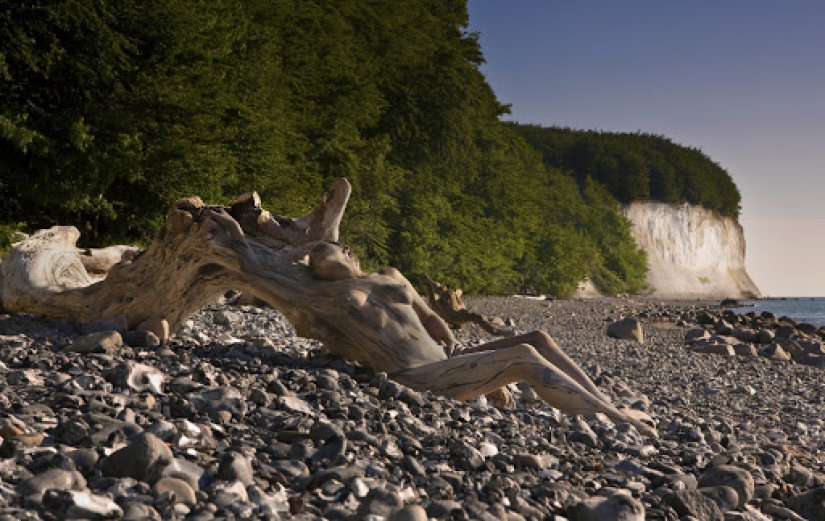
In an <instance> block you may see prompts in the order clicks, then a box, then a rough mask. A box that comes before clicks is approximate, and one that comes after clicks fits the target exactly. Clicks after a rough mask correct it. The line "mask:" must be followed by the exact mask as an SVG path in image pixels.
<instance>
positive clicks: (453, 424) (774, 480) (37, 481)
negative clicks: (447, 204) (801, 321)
mask: <svg viewBox="0 0 825 521" xmlns="http://www.w3.org/2000/svg"><path fill="white" fill-rule="evenodd" d="M468 303H469V305H470V307H471V308H473V309H476V310H478V311H480V312H482V313H485V314H490V315H496V316H500V317H503V318H505V319H507V320H508V322H509V323H511V324H514V325H515V327H516V329H517V330H519V331H522V332H524V331H529V330H532V329H543V330H546V331H548V332H549V333H550V334H551V335H552V336H554V337H555V338H556V340H557V341H558V342H559V344H560V345H561V346H562V347H563V348H564V349H565V350H566V351H567V352H568V353H569V354H570V355H571V357H572V358H574V359H575V360H577V361H578V362H580V363H581V365H582V366H583V367H584V368H585V370H586V371H587V372H588V373H589V374H590V375H591V376H592V378H593V379H594V381H595V382H596V383H597V384H598V385H599V386H600V387H601V388H602V389H603V390H604V392H605V393H606V394H607V395H608V396H610V397H611V399H612V400H613V401H614V403H616V404H617V405H619V406H622V407H627V408H633V409H637V410H638V411H640V412H639V414H642V415H643V416H644V415H647V416H649V417H651V418H652V419H653V421H654V422H655V424H656V427H657V429H658V431H659V438H658V439H652V438H646V437H644V436H641V435H640V434H639V433H638V432H637V431H636V430H635V429H634V428H633V427H632V426H630V425H627V424H623V425H614V424H612V423H611V422H610V421H608V420H607V419H605V418H602V419H596V420H588V421H585V420H584V419H582V418H578V417H571V416H567V415H563V414H560V413H559V412H558V411H556V410H555V409H552V408H550V407H548V406H546V405H545V404H543V403H541V402H538V401H536V400H535V393H533V392H532V390H530V389H529V388H528V387H526V386H524V385H517V384H513V385H511V390H512V391H513V394H514V396H515V398H516V403H517V406H516V408H514V409H498V408H496V407H495V406H493V405H492V404H490V403H487V402H486V400H485V399H484V398H480V399H477V400H475V401H472V402H469V403H461V402H456V401H452V400H447V399H444V398H441V397H439V396H435V395H432V394H430V393H427V392H424V393H420V392H415V391H413V390H411V389H408V388H405V387H403V386H401V385H398V384H397V383H395V382H393V381H392V380H388V379H387V377H386V375H384V374H374V373H372V372H370V371H368V370H366V369H364V368H362V367H359V366H358V365H356V364H353V363H351V362H348V361H345V360H340V359H333V358H331V357H329V356H327V355H325V354H324V353H323V352H322V351H321V350H320V346H319V345H318V343H317V342H314V341H310V340H306V339H302V338H299V337H296V336H295V334H294V331H293V330H292V328H291V327H290V326H289V324H288V323H287V322H285V320H284V319H283V317H282V316H281V315H280V314H279V313H277V312H276V311H274V310H272V309H269V308H258V307H251V306H237V305H228V304H222V305H215V306H211V307H208V308H206V309H204V310H202V311H201V312H200V313H198V314H197V315H196V316H194V317H192V319H191V320H189V321H188V322H186V324H185V325H184V326H183V327H182V328H181V329H180V330H179V331H177V332H175V333H174V334H173V335H172V337H171V339H170V341H169V342H168V344H167V345H159V342H158V339H157V337H155V336H154V335H153V334H151V333H146V332H143V333H136V332H125V333H119V332H116V331H110V330H107V329H106V327H97V326H92V327H89V326H86V327H79V326H75V325H71V324H67V323H59V322H45V321H38V320H36V319H34V318H32V317H29V316H25V315H16V314H4V315H0V390H2V393H0V438H2V445H0V521H4V520H12V519H71V518H75V519H135V520H136V519H191V520H208V519H279V518H283V519H330V520H335V519H373V520H380V519H389V520H419V519H420V520H426V519H482V520H490V521H493V520H520V519H551V520H563V519H569V520H576V521H590V520H611V519H616V520H619V519H621V520H642V519H668V520H678V519H695V520H715V519H718V520H738V519H742V520H760V519H791V520H799V519H825V508H824V507H823V505H825V489H823V474H822V472H823V460H822V457H821V448H822V446H823V445H822V444H823V434H822V424H823V415H822V405H823V399H824V398H823V393H822V391H821V387H820V385H819V383H820V382H821V374H822V373H821V371H822V369H817V368H812V367H805V366H802V365H799V364H796V363H793V362H784V363H777V362H775V361H772V360H769V359H765V358H757V357H750V358H742V357H735V356H729V357H714V356H708V355H701V354H697V353H692V352H690V351H689V350H687V349H686V348H685V343H684V331H685V328H684V327H681V326H677V325H675V324H676V323H677V322H679V321H682V322H685V323H686V322H689V318H690V316H691V313H694V314H695V313H697V312H698V311H696V310H694V309H691V308H692V306H690V305H684V304H682V305H676V304H669V305H666V304H663V303H656V302H650V301H632V300H588V301H549V300H531V299H523V298H504V297H498V298H477V299H470V300H469V301H468ZM628 316H634V317H641V319H640V320H641V324H642V328H643V330H644V342H643V343H639V342H634V341H630V340H620V339H615V338H609V337H608V336H607V335H606V334H605V327H606V325H607V324H608V323H610V322H612V321H616V320H619V319H620V318H623V317H628ZM668 322H670V323H672V327H661V324H662V323H668ZM682 322H679V323H682ZM657 324H658V325H657ZM685 327H688V326H685ZM458 336H459V339H460V341H461V342H462V343H464V344H467V345H471V344H476V343H480V342H483V341H485V340H488V339H489V338H488V337H486V336H485V334H484V333H483V332H481V331H480V330H478V329H476V328H475V327H474V326H470V327H466V328H465V329H464V330H462V331H461V332H459V333H458Z"/></svg>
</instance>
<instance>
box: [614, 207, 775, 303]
mask: <svg viewBox="0 0 825 521" xmlns="http://www.w3.org/2000/svg"><path fill="white" fill-rule="evenodd" d="M623 211H624V215H625V217H627V218H628V219H629V220H630V222H631V223H632V225H633V226H632V230H633V237H634V238H635V239H636V243H637V244H638V245H639V247H640V248H643V249H644V250H645V251H646V252H647V261H648V267H649V269H648V274H647V283H648V285H649V286H650V291H651V295H653V296H657V297H661V298H726V297H730V298H758V297H761V293H760V292H759V288H757V287H756V284H754V283H753V280H751V278H750V276H749V275H748V272H747V271H746V269H745V235H744V233H743V230H742V226H741V225H740V224H739V222H738V221H737V220H736V219H731V218H728V217H719V216H717V215H714V214H713V212H711V211H709V210H706V209H704V208H702V207H696V206H691V205H688V204H683V205H681V206H674V205H670V204H666V203H654V202H645V203H642V202H637V203H632V204H630V205H629V206H627V207H625V208H624V209H623Z"/></svg>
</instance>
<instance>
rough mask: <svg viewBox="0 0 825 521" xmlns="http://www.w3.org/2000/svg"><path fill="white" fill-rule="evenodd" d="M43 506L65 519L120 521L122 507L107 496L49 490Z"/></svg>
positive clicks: (44, 497)
mask: <svg viewBox="0 0 825 521" xmlns="http://www.w3.org/2000/svg"><path fill="white" fill-rule="evenodd" d="M43 506H44V507H46V508H47V509H48V510H50V511H52V512H56V513H58V514H59V515H60V516H61V517H64V518H65V519H118V518H120V517H122V516H123V510H122V509H121V508H120V506H119V505H118V504H117V503H115V502H114V501H112V500H111V499H109V498H108V497H106V496H98V495H95V494H90V493H88V492H77V491H72V490H56V489H49V490H47V491H46V493H45V494H44V495H43Z"/></svg>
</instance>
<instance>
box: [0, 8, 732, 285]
mask: <svg viewBox="0 0 825 521" xmlns="http://www.w3.org/2000/svg"><path fill="white" fill-rule="evenodd" d="M466 3H467V2H466V0H452V1H441V0H409V1H406V2H383V1H379V0H367V1H363V0H340V1H336V2H325V1H320V0H303V1H301V2H292V1H283V0H278V1H272V0H215V1H212V2H205V3H204V2H193V1H189V0H182V1H180V2H166V1H160V0H144V1H131V0H126V1H122V2H120V1H118V2H114V1H112V2H110V1H101V0H73V1H61V0H56V1H46V0H32V1H30V2H25V3H21V2H6V3H4V4H2V5H0V100H2V102H0V198H2V201H3V206H2V210H0V239H1V240H2V241H5V243H6V244H4V245H3V246H4V247H7V246H8V241H9V240H10V239H11V237H12V236H13V233H12V232H14V231H16V230H21V231H24V232H30V231H33V230H36V229H39V228H44V227H49V226H52V225H55V224H62V225H74V226H76V227H78V228H79V229H80V231H81V232H82V234H83V235H82V241H84V242H83V244H84V245H87V246H101V245H105V244H113V243H138V244H141V243H142V244H146V243H148V241H149V240H150V239H151V237H152V236H153V235H154V234H155V233H156V232H157V230H158V229H159V227H160V225H161V224H162V223H163V220H164V217H165V212H166V209H167V208H168V206H169V204H170V203H171V202H173V201H174V200H176V199H178V198H181V197H186V196H191V195H198V196H200V197H201V198H202V199H203V200H204V201H207V202H210V203H230V202H231V201H232V200H233V199H234V197H235V196H237V195H239V194H241V193H244V192H248V191H251V190H255V191H257V192H258V193H259V194H260V195H261V198H262V199H263V202H264V206H265V207H266V208H268V209H270V210H272V211H273V212H275V213H281V214H284V215H302V214H304V213H306V212H308V211H309V210H311V208H312V206H313V204H314V203H315V202H316V201H317V197H318V194H320V193H322V192H323V190H324V189H325V188H326V187H327V186H328V184H329V183H330V181H331V180H332V179H334V178H337V177H346V178H347V179H348V180H349V181H350V182H351V183H352V185H353V197H352V199H351V201H350V205H349V209H348V211H347V214H346V216H345V219H344V222H343V223H342V227H341V230H342V238H341V240H342V242H345V243H347V244H348V245H350V246H351V247H352V248H353V250H354V251H355V252H357V254H358V255H359V256H360V257H361V259H362V264H363V265H364V266H365V267H366V268H368V269H372V268H377V267H381V266H385V265H393V266H396V267H398V268H399V269H401V270H402V271H403V272H404V273H405V274H407V275H408V276H409V277H410V279H411V280H413V281H414V282H416V281H420V280H421V277H423V275H424V274H425V273H426V274H429V275H430V276H431V277H433V278H435V279H438V280H440V281H442V282H444V283H446V284H448V285H451V286H453V287H462V288H463V289H464V290H465V291H468V292H474V293H487V294H495V293H505V292H515V291H533V292H542V293H550V294H554V295H558V296H565V295H570V294H571V293H572V292H573V291H574V290H575V288H576V287H577V284H578V282H579V281H581V280H582V279H584V278H588V277H589V278H591V279H592V280H593V281H594V282H595V284H596V286H597V287H598V288H599V289H600V290H602V291H603V292H605V293H607V294H616V293H627V292H630V293H632V292H637V291H640V290H642V289H643V288H644V281H645V271H646V261H645V255H644V252H643V251H640V250H639V249H638V248H637V247H636V245H635V243H634V241H633V239H632V237H631V235H630V226H629V223H628V222H627V221H626V220H625V219H624V218H623V217H622V216H621V213H620V211H619V203H627V202H630V201H633V200H639V199H656V200H661V201H665V202H669V203H681V202H690V203H692V204H696V205H702V206H705V207H707V208H709V209H712V210H714V211H716V212H718V213H720V214H722V215H727V216H736V215H738V211H739V201H740V199H739V193H738V191H737V189H736V186H735V185H734V184H733V181H732V180H731V178H730V176H729V175H728V174H727V173H726V172H725V171H724V170H723V169H722V168H721V167H720V166H719V165H717V164H715V163H714V162H713V161H711V160H710V159H709V158H708V157H707V156H705V155H704V154H703V153H702V152H701V151H699V150H696V149H692V148H686V147H683V146H679V145H677V144H674V143H672V142H671V141H669V140H668V139H666V138H664V137H659V136H652V135H647V134H611V133H603V132H584V131H576V130H570V129H561V128H541V127H535V126H529V125H519V124H515V123H508V122H505V121H503V119H502V116H504V115H506V114H507V112H508V108H507V106H506V105H503V104H502V103H500V102H499V101H498V100H497V98H496V96H495V93H494V92H493V91H492V89H491V88H490V86H489V85H488V84H487V82H486V80H485V78H484V76H483V74H482V73H481V71H480V69H479V67H480V65H481V64H482V63H483V56H482V53H481V49H480V46H479V42H478V35H476V34H473V33H469V32H467V30H466V28H467V25H468V12H467V6H466Z"/></svg>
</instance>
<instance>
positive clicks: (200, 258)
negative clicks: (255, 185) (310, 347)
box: [0, 179, 350, 329]
mask: <svg viewBox="0 0 825 521" xmlns="http://www.w3.org/2000/svg"><path fill="white" fill-rule="evenodd" d="M349 194H350V186H349V183H347V182H346V181H345V180H343V179H342V180H339V181H336V182H335V183H334V184H333V186H332V187H331V188H330V190H329V191H328V192H327V194H326V195H325V196H324V198H323V200H322V201H321V203H320V204H319V205H318V207H317V208H316V210H315V211H314V212H313V213H311V214H310V215H308V216H306V217H303V218H301V219H288V218H283V217H273V216H271V215H270V214H269V213H268V212H267V211H265V210H263V209H262V208H261V206H260V199H259V198H258V196H257V194H254V193H253V194H246V195H244V196H241V197H240V198H238V200H237V201H236V203H235V204H234V205H232V207H230V208H226V207H221V206H209V205H205V204H203V202H201V200H200V199H198V198H188V199H183V200H181V201H178V202H177V203H175V204H174V205H173V206H172V207H171V209H170V210H169V213H168V215H167V221H166V227H165V229H164V230H163V231H162V233H161V234H160V235H159V236H158V237H157V238H156V239H155V240H154V242H153V243H152V244H151V246H150V247H149V249H148V250H146V251H145V252H142V253H140V254H134V253H133V252H131V251H130V250H125V251H126V252H128V255H125V256H124V255H121V257H120V259H119V261H120V262H119V263H117V264H114V265H110V267H109V268H108V274H107V276H106V278H105V279H103V280H101V281H96V279H95V278H94V277H92V276H90V274H89V271H90V270H87V268H86V266H87V265H88V264H89V263H88V261H86V259H87V258H91V257H93V255H87V254H85V251H84V250H80V249H78V248H76V247H75V243H76V242H77V239H78V238H79V236H80V234H79V232H78V231H77V229H76V228H73V227H68V226H57V227H53V228H50V229H48V230H41V231H39V232H37V233H35V234H33V235H32V236H30V237H29V238H27V239H26V240H24V241H22V242H20V243H18V244H17V245H15V247H13V248H12V249H11V250H10V251H9V252H8V253H7V254H6V255H5V256H4V258H3V262H2V263H0V281H2V288H3V290H2V303H3V306H4V307H5V308H6V309H7V310H9V311H20V312H26V313H32V314H35V315H38V316H41V317H44V318H50V319H65V320H72V321H76V322H91V321H95V320H107V319H120V318H125V320H126V323H127V324H128V327H129V328H135V327H137V326H138V325H139V324H141V323H142V322H144V321H146V320H149V319H153V318H158V317H159V318H163V319H165V320H167V321H168V322H169V325H170V327H171V328H172V329H174V328H175V327H177V326H178V325H179V324H180V323H181V322H182V321H183V320H184V319H186V318H187V317H189V316H190V315H191V314H192V313H194V312H195V311H197V310H198V309H200V308H201V307H203V306H204V305H206V304H208V303H210V302H213V301H215V300H216V299H217V298H218V297H219V296H220V295H222V294H223V293H224V292H226V291H227V290H228V289H242V290H243V291H248V292H250V293H252V294H255V295H256V296H258V297H259V298H263V300H266V301H267V302H270V303H271V304H273V305H275V306H276V307H278V308H279V309H281V308H283V309H284V310H285V311H288V310H289V309H292V308H300V307H301V305H302V304H303V303H304V302H310V301H312V299H314V298H315V297H316V296H317V294H323V293H324V290H323V288H325V287H326V286H327V285H325V284H320V283H318V282H317V281H315V280H314V279H313V278H312V277H311V276H310V275H309V273H308V272H307V267H306V265H304V264H301V263H300V262H298V261H299V260H300V259H302V258H303V257H304V256H305V255H306V253H307V251H308V249H309V248H311V247H312V245H313V244H315V243H317V242H318V241H336V240H337V239H338V225H339V223H340V220H341V216H342V214H343V211H344V208H345V207H346V203H347V200H348V198H349ZM241 223H242V224H241ZM241 226H244V227H245V228H246V229H245V230H243V229H242V228H241ZM98 251H100V250H98ZM110 251H112V250H110ZM109 260H110V261H111V260H112V256H110V257H109ZM84 261H85V262H84ZM110 264H111V263H110ZM244 268H247V269H248V271H244ZM261 278H264V279H266V283H265V284H262V285H260V286H259V285H257V284H256V282H259V281H260V279H261ZM262 287H265V288H267V289H268V290H269V291H263V294H266V297H263V296H262V295H259V294H258V292H259V291H261V289H262ZM301 297H304V298H301ZM293 315H295V316H294V317H293V318H295V319H297V322H298V323H296V324H294V325H295V326H296V327H298V326H301V325H302V320H301V317H302V316H304V314H303V313H293Z"/></svg>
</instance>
